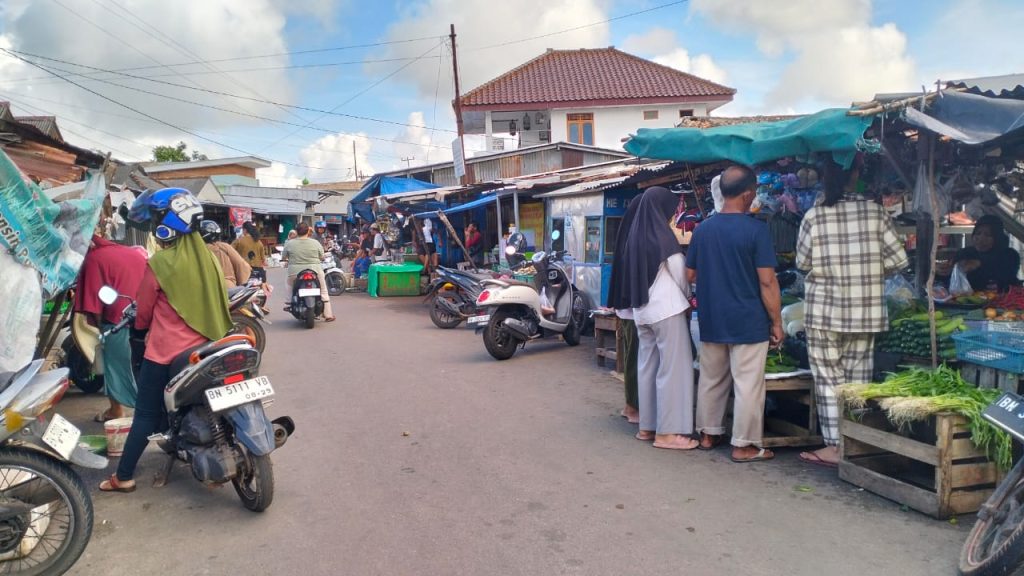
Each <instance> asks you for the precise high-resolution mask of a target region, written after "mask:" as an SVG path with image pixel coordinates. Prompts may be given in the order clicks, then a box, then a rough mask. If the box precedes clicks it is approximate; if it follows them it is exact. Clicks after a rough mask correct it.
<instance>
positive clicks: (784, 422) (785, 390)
mask: <svg viewBox="0 0 1024 576" xmlns="http://www.w3.org/2000/svg"><path fill="white" fill-rule="evenodd" d="M765 396H766V397H767V398H766V403H767V402H773V403H774V404H775V405H776V407H777V408H778V409H777V410H776V411H775V413H774V414H773V415H772V416H768V415H767V414H766V415H765V418H764V434H763V436H762V437H761V445H762V446H763V447H765V448H792V447H797V446H820V445H821V444H822V443H823V440H822V437H821V432H819V430H818V410H817V403H816V401H815V397H814V380H813V379H811V378H810V377H798V378H784V379H780V380H765ZM769 399H770V400H769ZM727 414H728V416H727V418H726V423H725V428H726V430H730V429H731V428H732V402H731V401H730V402H729V407H728V409H727Z"/></svg>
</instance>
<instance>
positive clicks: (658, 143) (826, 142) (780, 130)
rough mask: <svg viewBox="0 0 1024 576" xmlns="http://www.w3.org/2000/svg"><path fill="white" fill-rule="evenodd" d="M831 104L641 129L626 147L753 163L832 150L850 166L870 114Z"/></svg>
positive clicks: (681, 157)
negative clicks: (709, 124)
mask: <svg viewBox="0 0 1024 576" xmlns="http://www.w3.org/2000/svg"><path fill="white" fill-rule="evenodd" d="M846 112H847V111H846V110H845V109H840V108H832V109H828V110H822V111H821V112H818V113H817V114H812V115H810V116H804V117H801V118H795V119H792V120H781V121H778V122H754V123H750V124H735V125H731V126H718V127H716V128H706V129H701V128H641V129H640V130H638V131H637V135H636V136H635V137H633V138H631V139H630V140H629V142H627V143H626V146H625V148H626V151H627V152H629V153H630V154H633V155H636V156H639V157H641V158H653V159H660V160H674V161H677V162H692V163H694V164H707V163H711V162H720V161H723V160H731V161H733V162H737V163H740V164H746V165H755V164H761V163H764V162H770V161H773V160H778V159H780V158H785V157H787V156H804V155H807V154H810V153H813V152H832V157H833V158H834V159H835V160H836V162H838V163H840V164H843V165H844V166H849V165H850V162H852V161H853V156H854V154H855V153H856V152H857V145H858V143H859V142H860V141H861V138H862V137H863V136H864V131H865V130H867V128H868V126H870V125H871V122H872V121H873V120H874V117H872V116H847V114H846Z"/></svg>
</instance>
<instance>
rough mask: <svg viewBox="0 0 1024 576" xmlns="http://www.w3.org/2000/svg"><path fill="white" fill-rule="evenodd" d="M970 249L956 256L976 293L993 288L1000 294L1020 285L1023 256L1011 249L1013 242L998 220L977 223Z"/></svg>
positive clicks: (989, 217)
mask: <svg viewBox="0 0 1024 576" xmlns="http://www.w3.org/2000/svg"><path fill="white" fill-rule="evenodd" d="M971 243H972V244H973V246H972V247H970V248H964V249H963V250H961V251H960V252H959V253H957V255H956V259H955V261H956V263H957V264H959V265H960V268H961V269H962V270H963V271H964V272H965V273H966V274H967V281H968V282H970V283H971V288H973V289H974V290H987V289H988V287H989V285H991V284H994V285H995V286H996V288H997V289H998V290H999V291H1000V292H1005V291H1006V289H1007V288H1009V287H1010V286H1016V285H1019V284H1020V281H1019V280H1018V279H1017V273H1018V272H1019V271H1020V254H1019V253H1018V252H1017V251H1016V250H1014V249H1013V248H1010V238H1009V237H1008V236H1007V235H1006V231H1005V230H1003V222H1002V221H1001V220H1000V219H999V217H998V216H994V215H991V214H989V215H987V216H982V217H981V218H979V219H978V222H977V223H976V224H975V225H974V234H972V235H971Z"/></svg>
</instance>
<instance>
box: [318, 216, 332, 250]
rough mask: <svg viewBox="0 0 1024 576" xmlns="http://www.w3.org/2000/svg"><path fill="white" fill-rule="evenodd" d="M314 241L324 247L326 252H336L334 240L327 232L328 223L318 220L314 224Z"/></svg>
mask: <svg viewBox="0 0 1024 576" xmlns="http://www.w3.org/2000/svg"><path fill="white" fill-rule="evenodd" d="M313 240H316V241H317V242H319V243H320V245H321V246H323V247H324V252H331V251H332V250H334V238H331V235H330V233H329V232H327V222H325V221H323V220H318V221H317V222H316V223H315V224H313Z"/></svg>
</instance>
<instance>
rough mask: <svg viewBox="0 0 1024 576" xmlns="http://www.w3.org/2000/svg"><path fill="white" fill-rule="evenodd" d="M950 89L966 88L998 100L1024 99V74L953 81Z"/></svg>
mask: <svg viewBox="0 0 1024 576" xmlns="http://www.w3.org/2000/svg"><path fill="white" fill-rule="evenodd" d="M946 85H947V86H948V87H950V88H966V89H967V91H968V92H972V93H974V94H981V95H982V96H989V97H996V98H1024V74H1004V75H1002V76H984V77H981V78H964V79H963V80H952V81H950V82H948V83H947V84H946Z"/></svg>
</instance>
